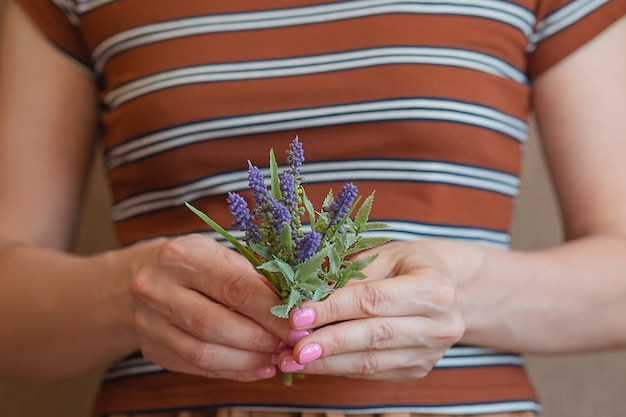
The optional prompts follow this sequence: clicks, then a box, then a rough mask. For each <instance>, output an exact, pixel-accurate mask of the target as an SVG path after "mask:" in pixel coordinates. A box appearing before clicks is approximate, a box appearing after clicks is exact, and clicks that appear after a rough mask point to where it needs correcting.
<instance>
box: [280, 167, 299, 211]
mask: <svg viewBox="0 0 626 417" xmlns="http://www.w3.org/2000/svg"><path fill="white" fill-rule="evenodd" d="M279 179H280V180H279V181H280V192H281V193H282V195H283V202H284V204H285V206H286V207H287V208H288V209H289V211H293V210H294V209H295V208H296V206H297V204H298V203H297V201H296V179H295V177H294V176H293V173H291V172H289V171H284V172H282V173H281V174H280V175H279Z"/></svg>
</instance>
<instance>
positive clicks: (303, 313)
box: [291, 307, 315, 327]
mask: <svg viewBox="0 0 626 417" xmlns="http://www.w3.org/2000/svg"><path fill="white" fill-rule="evenodd" d="M291 321H292V323H293V325H294V326H296V327H307V326H310V325H311V324H313V322H314V321H315V310H313V309H312V308H309V307H305V308H300V309H298V310H296V311H294V313H293V316H292V317H291Z"/></svg>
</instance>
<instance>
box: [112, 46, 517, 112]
mask: <svg viewBox="0 0 626 417" xmlns="http://www.w3.org/2000/svg"><path fill="white" fill-rule="evenodd" d="M386 64H429V65H446V66H456V67H464V68H469V69H473V70H477V71H482V72H485V73H488V74H491V75H496V76H499V77H504V78H508V79H511V80H513V81H516V82H518V83H525V82H526V81H527V80H526V76H525V75H524V74H523V73H522V72H521V71H519V70H518V69H517V68H515V67H513V66H511V65H510V64H508V63H507V62H505V61H502V60H500V59H497V58H494V57H492V56H489V55H486V54H482V53H478V52H471V51H465V50H459V49H448V48H420V47H391V48H375V49H370V50H361V51H352V52H344V53H337V54H327V55H319V56H310V57H299V58H287V59H277V60H266V61H251V62H240V63H229V64H216V65H203V66H195V67H188V68H181V69H176V70H173V71H168V72H163V73H160V74H156V75H152V76H149V77H145V78H141V79H138V80H136V81H133V82H130V83H128V84H126V85H124V86H122V87H119V88H117V89H115V90H112V91H111V92H110V93H108V94H107V95H106V97H105V101H106V102H107V103H108V104H109V105H111V106H112V107H117V106H119V105H121V104H123V103H124V102H126V101H128V100H132V99H133V98H136V97H139V96H141V95H144V94H148V93H150V92H154V91H158V90H162V89H165V88H169V87H175V86H180V85H185V84H193V83H206V82H216V81H231V80H248V79H254V78H267V77H286V76H295V75H302V74H313V73H321V72H329V71H338V70H345V69H354V68H362V67H369V66H376V65H386Z"/></svg>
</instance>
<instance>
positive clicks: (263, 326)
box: [131, 235, 288, 381]
mask: <svg viewBox="0 0 626 417" xmlns="http://www.w3.org/2000/svg"><path fill="white" fill-rule="evenodd" d="M148 245H149V246H150V248H149V250H147V251H146V250H144V251H142V252H143V253H142V254H140V255H139V256H136V257H135V260H134V265H133V267H132V274H133V277H132V282H131V292H132V295H133V300H134V326H135V329H136V334H137V337H138V341H139V344H140V347H141V350H142V352H143V354H144V356H145V357H146V358H148V359H150V360H152V361H153V362H155V363H157V364H159V365H161V366H163V367H164V368H167V369H170V370H173V371H178V372H185V373H190V374H196V375H201V376H206V377H210V378H227V379H234V380H240V381H251V380H257V379H265V378H271V377H273V376H274V375H275V373H276V369H275V367H274V365H272V364H271V355H272V352H274V351H276V350H277V347H278V345H279V342H280V339H281V338H282V339H284V338H285V337H286V336H287V332H288V326H287V323H286V321H285V320H281V319H278V318H276V317H273V316H272V315H271V314H270V313H269V311H270V308H271V307H272V306H274V305H276V304H279V303H280V300H279V298H278V297H277V296H276V295H275V294H274V293H273V291H272V290H271V289H270V288H269V287H268V286H267V285H265V284H264V283H263V281H262V279H263V277H262V276H261V275H259V274H258V273H256V271H255V270H254V268H253V267H252V266H251V265H250V264H249V263H248V262H247V261H246V260H245V259H244V258H243V257H241V256H240V255H239V254H237V253H235V252H233V251H231V250H230V249H228V248H226V247H225V246H223V245H221V244H219V243H217V242H216V241H215V240H212V239H209V238H205V237H202V236H199V235H190V236H185V237H181V238H177V239H174V240H166V239H161V240H157V241H154V242H150V243H149V244H148ZM140 252H141V251H140Z"/></svg>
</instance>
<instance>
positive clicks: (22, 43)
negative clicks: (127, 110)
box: [0, 3, 136, 375]
mask: <svg viewBox="0 0 626 417" xmlns="http://www.w3.org/2000/svg"><path fill="white" fill-rule="evenodd" d="M5 19H6V20H5V25H4V29H3V31H4V33H3V36H2V42H3V43H2V58H1V59H0V65H1V67H0V91H2V94H0V213H2V216H1V217H0V310H1V312H0V341H1V342H0V350H1V351H2V353H3V354H2V355H0V373H3V374H4V373H9V374H14V373H20V374H22V373H23V374H38V373H43V374H51V375H55V374H57V373H61V374H63V373H65V372H68V373H70V374H73V373H75V371H78V372H81V371H83V370H85V369H87V368H89V369H91V368H93V365H94V364H99V365H100V364H103V363H105V362H107V361H110V360H112V359H113V358H115V357H118V356H120V355H123V354H124V353H126V352H129V351H130V350H131V349H132V348H133V347H134V346H136V341H135V340H134V337H132V335H131V332H130V331H129V326H128V323H125V322H124V321H123V319H122V317H123V316H125V315H126V314H125V313H123V312H126V311H128V305H129V302H128V299H127V297H125V296H124V295H123V292H124V291H123V288H124V284H123V282H121V279H122V277H123V276H124V274H122V273H121V271H119V270H107V269H106V268H102V267H101V265H100V264H101V262H100V261H99V260H96V259H95V258H79V257H74V256H70V255H68V254H65V253H63V252H62V251H65V250H67V249H69V248H70V246H71V245H72V239H73V236H74V231H75V227H76V219H77V217H78V216H77V214H78V211H79V209H80V203H81V200H82V198H81V197H82V193H83V188H84V186H85V178H86V177H87V175H88V168H89V166H90V155H91V152H92V144H93V142H94V135H95V129H94V128H95V123H96V114H97V99H96V89H95V87H94V85H93V80H92V79H91V78H90V76H89V75H88V74H87V73H86V72H84V71H83V70H82V69H81V68H79V67H78V66H77V65H76V64H75V63H74V62H72V61H70V60H68V59H67V58H66V57H64V56H62V55H61V54H59V53H58V52H57V51H56V50H55V49H54V48H53V47H52V46H50V45H49V44H48V43H47V41H46V40H45V39H44V38H43V36H42V35H41V34H40V33H38V32H37V31H36V29H35V28H34V27H33V26H32V25H31V24H30V22H29V21H28V19H27V18H26V16H25V15H24V14H23V13H22V12H21V11H20V9H18V8H17V7H16V6H15V5H13V4H11V3H10V4H9V5H8V8H7V10H6V16H5ZM18 34H19V35H18ZM94 289H97V290H95V291H94ZM94 323H100V326H94ZM79 340H80V343H79V344H78V346H76V343H77V341H79ZM72 345H74V346H75V347H72ZM54 363H56V364H58V365H56V367H51V366H50V365H51V364H54ZM73 366H75V367H76V369H69V368H71V367H73Z"/></svg>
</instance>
